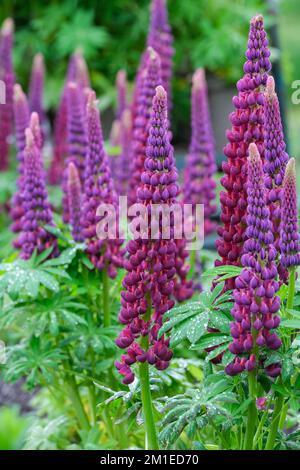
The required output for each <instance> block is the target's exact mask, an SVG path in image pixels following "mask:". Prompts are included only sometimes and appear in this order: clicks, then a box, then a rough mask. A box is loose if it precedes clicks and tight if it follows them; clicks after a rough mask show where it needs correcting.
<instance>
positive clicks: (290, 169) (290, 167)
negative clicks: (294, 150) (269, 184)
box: [284, 158, 296, 181]
mask: <svg viewBox="0 0 300 470" xmlns="http://www.w3.org/2000/svg"><path fill="white" fill-rule="evenodd" d="M295 177H296V160H295V159H294V158H290V159H289V161H288V163H287V165H286V169H285V174H284V180H285V181H287V180H288V179H290V178H295Z"/></svg>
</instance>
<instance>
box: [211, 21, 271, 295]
mask: <svg viewBox="0 0 300 470" xmlns="http://www.w3.org/2000/svg"><path fill="white" fill-rule="evenodd" d="M269 56H270V51H269V49H268V40H267V35H266V32H265V30H264V24H263V17H262V16H260V15H259V16H255V17H254V18H252V20H251V23H250V33H249V39H248V49H247V52H246V58H247V61H246V62H245V64H244V72H245V75H244V77H243V78H242V79H241V80H239V81H238V83H237V89H238V95H237V96H235V97H234V98H233V104H234V106H235V108H236V110H235V111H234V112H233V113H231V114H230V121H231V124H232V128H231V130H229V131H227V138H228V140H229V143H228V144H227V145H226V147H225V148H224V153H225V155H226V157H227V161H226V162H224V163H223V166H222V167H223V171H224V173H225V175H224V176H223V177H222V179H221V183H222V186H223V187H224V189H225V191H222V192H221V194H220V202H221V222H222V223H223V226H222V227H220V228H219V230H218V233H219V236H220V239H219V240H217V243H216V246H217V249H218V253H219V255H220V256H221V258H222V259H221V260H218V261H217V262H216V266H219V265H221V266H224V265H227V264H229V265H237V266H240V263H241V261H240V258H241V254H242V251H243V244H244V238H245V234H244V231H245V214H246V207H247V201H246V191H245V183H246V160H247V159H246V156H247V152H248V147H249V144H250V143H251V142H254V143H255V144H256V145H257V147H258V150H259V153H260V155H261V158H262V160H263V162H264V145H263V144H264V129H263V123H264V108H263V105H264V90H265V86H266V83H267V78H268V74H267V73H268V71H269V70H270V68H271V63H270V60H269ZM233 286H234V279H233V278H232V279H229V280H228V281H226V283H225V288H226V289H231V288H233Z"/></svg>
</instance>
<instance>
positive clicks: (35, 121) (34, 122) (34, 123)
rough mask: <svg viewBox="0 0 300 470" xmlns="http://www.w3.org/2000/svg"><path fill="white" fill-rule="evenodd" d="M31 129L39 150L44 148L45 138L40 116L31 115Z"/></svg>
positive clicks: (36, 114)
mask: <svg viewBox="0 0 300 470" xmlns="http://www.w3.org/2000/svg"><path fill="white" fill-rule="evenodd" d="M30 129H31V131H32V134H33V137H34V141H35V144H36V146H37V147H38V149H39V150H42V148H43V136H42V130H41V124H40V118H39V114H38V113H36V112H33V113H31V116H30Z"/></svg>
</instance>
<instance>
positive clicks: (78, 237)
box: [68, 162, 83, 242]
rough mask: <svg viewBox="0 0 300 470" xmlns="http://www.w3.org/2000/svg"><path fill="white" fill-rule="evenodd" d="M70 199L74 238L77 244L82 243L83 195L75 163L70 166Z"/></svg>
mask: <svg viewBox="0 0 300 470" xmlns="http://www.w3.org/2000/svg"><path fill="white" fill-rule="evenodd" d="M68 197H69V211H70V225H71V228H72V236H73V238H74V240H75V241H76V242H81V241H83V235H82V230H81V225H80V217H81V202H82V193H81V183H80V178H79V175H78V171H77V168H76V166H75V165H74V163H73V162H70V163H69V165H68Z"/></svg>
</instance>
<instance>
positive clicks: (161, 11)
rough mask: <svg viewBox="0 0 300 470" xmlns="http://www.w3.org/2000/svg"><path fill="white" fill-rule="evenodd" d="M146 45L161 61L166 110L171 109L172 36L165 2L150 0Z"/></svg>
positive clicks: (163, 0) (162, 0)
mask: <svg viewBox="0 0 300 470" xmlns="http://www.w3.org/2000/svg"><path fill="white" fill-rule="evenodd" d="M147 45H148V46H150V47H152V48H153V49H154V50H155V51H156V52H157V53H158V54H159V57H160V59H161V79H162V85H163V87H164V88H165V90H166V92H167V94H168V109H169V110H170V109H171V108H172V100H171V78H172V69H173V64H172V59H173V55H174V49H173V36H172V32H171V28H170V25H169V22H168V11H167V6H166V0H152V4H151V21H150V29H149V33H148V38H147Z"/></svg>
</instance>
